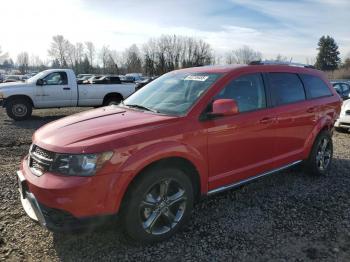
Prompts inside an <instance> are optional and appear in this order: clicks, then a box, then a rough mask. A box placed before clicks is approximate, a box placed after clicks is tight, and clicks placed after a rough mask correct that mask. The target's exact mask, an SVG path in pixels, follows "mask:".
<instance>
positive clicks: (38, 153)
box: [28, 144, 55, 176]
mask: <svg viewBox="0 0 350 262" xmlns="http://www.w3.org/2000/svg"><path fill="white" fill-rule="evenodd" d="M54 157H55V153H53V152H51V151H48V150H45V149H43V148H40V147H38V146H37V145H34V144H32V145H31V146H30V149H29V156H28V166H29V168H30V170H31V171H32V172H33V174H34V175H36V176H41V175H43V174H44V173H45V172H47V171H48V170H49V169H50V167H51V164H52V163H53V161H54Z"/></svg>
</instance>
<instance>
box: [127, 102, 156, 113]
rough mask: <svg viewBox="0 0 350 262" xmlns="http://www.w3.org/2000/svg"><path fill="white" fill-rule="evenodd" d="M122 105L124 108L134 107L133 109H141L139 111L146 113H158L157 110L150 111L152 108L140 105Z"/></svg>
mask: <svg viewBox="0 0 350 262" xmlns="http://www.w3.org/2000/svg"><path fill="white" fill-rule="evenodd" d="M123 105H125V106H128V107H134V108H138V109H141V110H146V111H151V112H153V113H159V112H158V111H157V110H155V109H152V108H149V107H146V106H142V105H137V104H131V105H129V104H124V103H123Z"/></svg>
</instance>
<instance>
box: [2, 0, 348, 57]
mask: <svg viewBox="0 0 350 262" xmlns="http://www.w3.org/2000/svg"><path fill="white" fill-rule="evenodd" d="M0 9H1V14H0V30H1V37H0V46H1V47H2V51H5V52H9V55H10V56H11V57H16V56H17V54H18V53H19V52H21V51H27V52H28V53H29V54H35V55H39V56H40V57H41V58H42V59H46V58H47V49H48V48H49V45H50V42H51V38H52V36H53V35H56V34H62V35H64V37H65V38H67V39H69V40H70V41H71V42H73V43H75V42H85V41H92V42H93V43H95V45H96V47H97V48H100V47H101V46H102V45H108V46H109V47H110V48H111V49H116V50H118V51H123V50H124V49H125V48H126V47H128V46H130V45H131V44H133V43H136V44H138V45H139V46H140V47H141V45H142V43H144V42H146V41H147V40H148V39H149V38H150V37H157V36H160V35H162V34H179V35H187V36H195V37H198V38H202V39H204V40H205V41H207V42H208V43H210V44H211V46H212V48H213V49H214V50H215V52H216V53H218V54H223V53H224V52H226V51H229V50H232V49H235V48H238V47H241V46H243V45H249V46H250V47H252V48H254V49H256V50H259V51H261V52H262V53H263V55H264V58H272V57H275V56H276V55H277V54H282V55H284V56H287V57H289V58H290V57H293V60H294V61H299V62H305V59H306V58H311V57H314V56H316V53H317V51H316V47H317V41H318V39H319V38H320V36H322V35H326V34H328V35H331V36H332V37H334V38H335V40H336V42H337V43H338V45H339V47H340V51H341V56H342V57H345V56H346V55H349V53H350V26H349V22H350V19H349V17H350V0H283V1H282V0H172V1H170V0H147V1H145V0H123V1H119V0H115V1H113V0H100V1H98V0H22V1H19V0H1V2H0Z"/></svg>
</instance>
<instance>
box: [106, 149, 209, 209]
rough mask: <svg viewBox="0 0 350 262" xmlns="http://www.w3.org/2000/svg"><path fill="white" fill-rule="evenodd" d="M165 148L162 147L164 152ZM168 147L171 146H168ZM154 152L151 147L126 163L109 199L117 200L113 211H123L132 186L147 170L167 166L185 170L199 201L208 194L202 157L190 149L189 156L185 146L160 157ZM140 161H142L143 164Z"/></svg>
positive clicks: (164, 153)
mask: <svg viewBox="0 0 350 262" xmlns="http://www.w3.org/2000/svg"><path fill="white" fill-rule="evenodd" d="M164 146H165V145H164ZM164 146H163V147H162V148H163V150H164ZM168 146H170V145H169V144H168ZM173 146H174V145H173ZM153 150H154V147H150V148H149V149H148V150H144V151H141V152H140V154H137V153H136V154H135V155H133V156H132V157H131V158H132V159H130V161H127V162H129V163H126V164H125V165H124V166H123V167H122V168H121V172H120V173H119V174H118V175H116V180H115V181H114V185H113V186H112V188H113V190H112V191H114V192H115V193H114V197H113V196H108V198H109V199H110V198H111V197H112V198H114V199H116V200H117V201H115V202H116V203H114V204H115V205H114V206H113V207H112V209H113V210H115V211H118V210H120V209H122V207H123V206H124V204H125V199H126V197H127V193H128V191H129V190H130V188H131V187H132V185H133V184H134V183H136V182H137V181H138V179H140V178H141V176H142V175H143V174H144V173H145V171H146V170H149V169H151V168H161V167H165V166H167V167H175V168H180V169H181V170H183V171H184V172H185V173H186V175H188V176H189V178H190V180H191V182H192V185H193V187H194V190H195V199H196V200H199V199H200V197H201V196H202V195H203V194H205V193H206V192H207V190H208V181H207V174H206V167H205V161H204V160H203V159H201V158H200V157H201V156H200V155H197V156H195V155H196V152H194V151H193V150H188V149H187V151H188V152H187V154H185V153H183V152H184V151H185V148H184V146H183V145H182V146H180V145H178V147H177V148H176V149H174V148H168V150H167V151H166V152H164V151H163V153H162V154H160V155H152V154H151V152H152V151H153ZM153 152H154V151H153ZM197 153H198V152H197ZM138 160H141V162H139V161H138Z"/></svg>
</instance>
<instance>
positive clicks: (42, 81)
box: [36, 79, 44, 86]
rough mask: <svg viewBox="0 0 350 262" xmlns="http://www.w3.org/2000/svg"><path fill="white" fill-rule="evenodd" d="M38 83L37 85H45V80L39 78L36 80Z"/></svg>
mask: <svg viewBox="0 0 350 262" xmlns="http://www.w3.org/2000/svg"><path fill="white" fill-rule="evenodd" d="M36 85H37V86H43V85H44V80H42V79H38V80H37V81H36Z"/></svg>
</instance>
